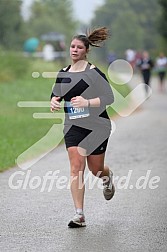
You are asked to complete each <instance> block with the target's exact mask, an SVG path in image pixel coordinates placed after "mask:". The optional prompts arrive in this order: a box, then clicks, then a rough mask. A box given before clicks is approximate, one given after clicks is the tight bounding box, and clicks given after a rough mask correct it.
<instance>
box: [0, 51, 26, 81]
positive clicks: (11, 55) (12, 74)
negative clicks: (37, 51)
mask: <svg viewBox="0 0 167 252" xmlns="http://www.w3.org/2000/svg"><path fill="white" fill-rule="evenodd" d="M0 58H1V62H0V82H8V81H13V80H15V79H18V78H19V79H20V78H22V77H24V76H25V75H26V74H27V72H28V69H29V65H30V61H29V59H27V58H25V57H24V56H23V55H22V54H21V53H20V52H6V51H3V50H2V49H1V50H0Z"/></svg>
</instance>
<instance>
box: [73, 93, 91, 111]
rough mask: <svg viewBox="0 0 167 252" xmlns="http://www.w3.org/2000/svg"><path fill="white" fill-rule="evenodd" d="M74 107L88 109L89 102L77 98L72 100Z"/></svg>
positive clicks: (80, 97)
mask: <svg viewBox="0 0 167 252" xmlns="http://www.w3.org/2000/svg"><path fill="white" fill-rule="evenodd" d="M71 103H72V106H73V107H74V108H83V107H88V100H87V99H85V98H83V97H82V96H76V97H73V98H72V99H71Z"/></svg>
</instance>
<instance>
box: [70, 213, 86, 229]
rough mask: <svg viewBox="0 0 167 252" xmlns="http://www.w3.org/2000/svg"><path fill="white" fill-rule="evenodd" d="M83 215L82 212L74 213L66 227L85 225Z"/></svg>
mask: <svg viewBox="0 0 167 252" xmlns="http://www.w3.org/2000/svg"><path fill="white" fill-rule="evenodd" d="M85 226H86V223H85V216H84V214H78V213H76V214H75V215H74V217H73V218H72V220H71V221H70V222H69V224H68V227H70V228H79V227H85Z"/></svg>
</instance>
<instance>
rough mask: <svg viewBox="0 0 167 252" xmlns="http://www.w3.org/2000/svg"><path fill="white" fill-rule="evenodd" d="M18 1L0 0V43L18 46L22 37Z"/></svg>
mask: <svg viewBox="0 0 167 252" xmlns="http://www.w3.org/2000/svg"><path fill="white" fill-rule="evenodd" d="M20 5H21V2H20V1H10V0H1V1H0V45H1V46H3V47H5V48H8V49H10V48H18V47H19V46H20V44H21V38H22V24H23V20H22V17H21V15H20Z"/></svg>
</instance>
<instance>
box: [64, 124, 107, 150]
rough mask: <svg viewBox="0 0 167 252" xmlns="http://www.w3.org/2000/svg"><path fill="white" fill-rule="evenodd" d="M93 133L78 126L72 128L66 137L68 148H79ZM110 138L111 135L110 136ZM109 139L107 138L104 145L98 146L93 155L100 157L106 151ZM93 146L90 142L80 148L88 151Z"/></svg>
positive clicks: (103, 142)
mask: <svg viewBox="0 0 167 252" xmlns="http://www.w3.org/2000/svg"><path fill="white" fill-rule="evenodd" d="M91 132H92V131H91V130H89V129H84V128H81V127H78V126H74V125H73V126H72V127H71V128H70V130H69V131H68V132H67V133H66V134H65V135H64V139H65V144H66V148H67V149H68V148H69V147H74V146H78V145H79V143H80V142H81V141H82V140H83V139H85V138H86V137H87V136H88V135H89V134H90V133H91ZM108 138H109V135H108ZM108 138H107V137H106V136H105V138H104V139H105V140H104V139H103V140H104V141H102V143H101V144H100V145H99V146H97V148H95V149H94V150H93V151H92V152H91V155H99V154H102V153H104V152H105V151H106V148H107V143H108ZM90 146H91V142H90V141H89V140H88V141H86V143H84V144H83V145H81V146H80V147H82V148H84V149H85V150H88V149H89V147H90Z"/></svg>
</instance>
